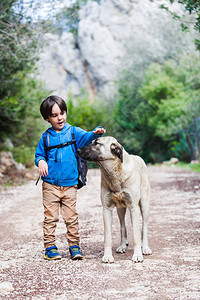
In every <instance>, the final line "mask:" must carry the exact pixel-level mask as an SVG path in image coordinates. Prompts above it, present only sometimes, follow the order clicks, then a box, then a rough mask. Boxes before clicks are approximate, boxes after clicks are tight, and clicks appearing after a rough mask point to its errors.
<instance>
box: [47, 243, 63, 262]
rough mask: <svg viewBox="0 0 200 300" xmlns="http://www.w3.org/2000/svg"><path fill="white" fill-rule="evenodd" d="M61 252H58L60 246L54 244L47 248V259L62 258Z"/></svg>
mask: <svg viewBox="0 0 200 300" xmlns="http://www.w3.org/2000/svg"><path fill="white" fill-rule="evenodd" d="M61 257H62V256H61V255H60V253H58V248H57V247H56V246H52V247H49V248H46V249H45V255H44V258H45V259H49V260H53V259H61Z"/></svg>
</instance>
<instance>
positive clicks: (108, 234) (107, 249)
mask: <svg viewBox="0 0 200 300" xmlns="http://www.w3.org/2000/svg"><path fill="white" fill-rule="evenodd" d="M112 211H113V208H111V207H110V208H106V207H104V208H103V221H104V256H103V257H102V262H104V263H113V262H114V258H113V256H112Z"/></svg>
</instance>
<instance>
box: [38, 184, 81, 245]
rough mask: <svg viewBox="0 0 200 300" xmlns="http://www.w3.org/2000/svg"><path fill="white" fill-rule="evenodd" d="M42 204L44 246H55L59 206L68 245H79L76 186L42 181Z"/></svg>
mask: <svg viewBox="0 0 200 300" xmlns="http://www.w3.org/2000/svg"><path fill="white" fill-rule="evenodd" d="M42 192H43V206H44V222H43V231H44V247H45V248H48V247H51V246H55V230H56V223H57V222H58V220H59V208H60V211H61V215H62V217H63V220H64V221H65V224H66V227H67V233H66V237H67V240H68V243H69V246H73V245H79V233H78V214H77V212H76V195H77V186H64V187H62V186H56V185H52V184H50V183H47V182H43V185H42Z"/></svg>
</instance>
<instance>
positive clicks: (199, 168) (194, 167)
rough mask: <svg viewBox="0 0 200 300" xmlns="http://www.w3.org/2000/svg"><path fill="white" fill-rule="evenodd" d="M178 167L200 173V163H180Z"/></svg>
mask: <svg viewBox="0 0 200 300" xmlns="http://www.w3.org/2000/svg"><path fill="white" fill-rule="evenodd" d="M176 166H177V167H181V168H184V169H187V170H192V171H194V172H198V173H200V163H198V164H188V163H184V162H179V163H177V164H176Z"/></svg>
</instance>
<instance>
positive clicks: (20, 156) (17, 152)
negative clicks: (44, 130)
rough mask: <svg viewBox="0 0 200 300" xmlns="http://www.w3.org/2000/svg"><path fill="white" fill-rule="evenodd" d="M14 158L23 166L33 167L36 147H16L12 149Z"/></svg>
mask: <svg viewBox="0 0 200 300" xmlns="http://www.w3.org/2000/svg"><path fill="white" fill-rule="evenodd" d="M11 152H12V154H13V158H14V160H15V161H17V162H18V163H21V164H23V165H24V166H25V167H31V166H32V165H33V164H34V159H35V147H25V146H21V147H14V148H13V149H11Z"/></svg>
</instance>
